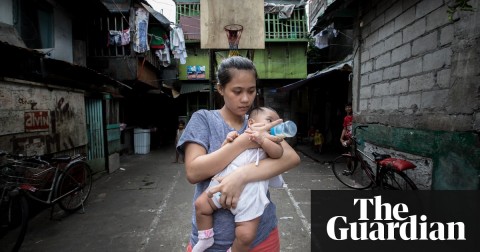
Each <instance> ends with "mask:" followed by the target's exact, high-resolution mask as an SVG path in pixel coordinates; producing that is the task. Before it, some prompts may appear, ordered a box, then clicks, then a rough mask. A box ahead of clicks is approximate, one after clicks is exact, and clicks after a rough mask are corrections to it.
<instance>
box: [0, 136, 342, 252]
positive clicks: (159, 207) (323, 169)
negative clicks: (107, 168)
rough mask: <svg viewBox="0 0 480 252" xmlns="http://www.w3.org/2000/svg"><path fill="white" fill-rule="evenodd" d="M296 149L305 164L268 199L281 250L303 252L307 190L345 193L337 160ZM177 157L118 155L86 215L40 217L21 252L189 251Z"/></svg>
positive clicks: (186, 199) (187, 203) (186, 201)
mask: <svg viewBox="0 0 480 252" xmlns="http://www.w3.org/2000/svg"><path fill="white" fill-rule="evenodd" d="M296 149H297V151H299V155H300V156H301V159H302V162H301V164H300V165H299V166H298V167H297V168H295V169H293V170H290V171H289V172H287V173H285V174H284V175H283V177H284V180H285V182H286V185H285V187H284V188H281V189H272V190H271V196H272V201H273V202H275V203H276V204H277V217H278V219H279V231H280V236H281V237H280V241H281V251H297V252H298V251H302V252H303V251H310V233H311V230H310V229H311V228H310V220H311V218H310V191H311V190H343V189H347V188H346V187H344V186H343V185H342V184H340V182H338V181H337V180H336V178H335V177H334V175H333V173H332V172H331V170H330V167H329V164H328V161H331V160H333V158H334V157H335V156H336V155H337V154H335V153H333V154H316V153H313V152H311V150H310V149H309V148H308V147H307V146H303V145H298V146H297V147H296ZM174 155H175V153H174V148H173V146H170V147H164V148H161V149H156V150H152V151H151V152H150V153H148V154H146V155H125V156H121V169H118V170H117V171H115V172H113V173H111V174H104V175H103V176H100V177H99V178H98V179H97V180H96V181H95V182H94V186H93V189H92V192H91V195H90V197H89V199H88V204H87V205H86V207H85V213H75V214H71V215H66V216H65V215H64V214H63V212H62V211H61V210H60V209H59V208H58V207H55V208H54V211H53V219H50V211H48V210H45V211H42V212H41V213H40V214H38V215H36V216H35V217H34V218H33V219H32V220H31V221H30V223H29V229H28V231H27V236H26V238H25V242H24V244H23V246H22V249H21V251H25V252H27V251H32V252H33V251H34V252H42V251H45V252H47V251H48V252H57V251H58V252H60V251H62V252H64V251H69V252H83V251H85V252H86V251H88V252H107V251H115V252H117V251H121V252H123V251H132V252H143V251H145V252H150V251H152V252H153V251H155V252H158V251H168V252H170V251H175V252H177V251H178V252H180V251H185V248H186V246H187V242H188V236H189V232H190V227H191V225H190V216H191V198H192V194H193V188H194V186H193V185H191V184H189V183H188V182H187V181H186V179H185V174H184V173H185V171H184V167H183V165H182V164H174V163H172V160H173V159H174ZM1 242H8V241H7V240H6V239H3V241H1ZM0 250H1V247H0Z"/></svg>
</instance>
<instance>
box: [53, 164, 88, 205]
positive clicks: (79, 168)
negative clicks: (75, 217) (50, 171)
mask: <svg viewBox="0 0 480 252" xmlns="http://www.w3.org/2000/svg"><path fill="white" fill-rule="evenodd" d="M91 189H92V172H91V170H90V167H89V166H88V164H87V163H85V162H84V161H76V162H73V163H71V164H69V165H68V166H67V167H66V168H65V171H64V172H63V173H62V175H61V176H60V178H59V180H58V183H57V185H56V197H62V198H61V199H60V201H59V202H58V204H59V206H60V208H62V209H63V210H65V211H67V212H74V211H77V210H78V209H80V208H81V207H83V204H84V202H85V201H86V200H87V198H88V195H90V191H91Z"/></svg>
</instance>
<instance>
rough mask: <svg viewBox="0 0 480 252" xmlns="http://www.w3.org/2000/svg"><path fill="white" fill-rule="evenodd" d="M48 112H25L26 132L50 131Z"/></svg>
mask: <svg viewBox="0 0 480 252" xmlns="http://www.w3.org/2000/svg"><path fill="white" fill-rule="evenodd" d="M49 113H50V112H49V111H48V110H43V111H25V114H24V118H25V132H35V131H48V129H49V127H50V120H49V116H48V114H49Z"/></svg>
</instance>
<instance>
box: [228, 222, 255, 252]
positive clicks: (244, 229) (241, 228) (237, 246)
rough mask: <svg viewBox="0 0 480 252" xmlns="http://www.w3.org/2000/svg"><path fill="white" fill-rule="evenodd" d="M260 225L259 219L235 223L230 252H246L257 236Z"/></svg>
mask: <svg viewBox="0 0 480 252" xmlns="http://www.w3.org/2000/svg"><path fill="white" fill-rule="evenodd" d="M259 223H260V217H257V218H255V219H253V220H250V221H244V222H237V223H236V227H235V240H234V241H233V245H232V251H235V252H241V251H248V250H249V249H250V245H252V243H253V241H254V240H255V237H256V236H257V227H258V224H259Z"/></svg>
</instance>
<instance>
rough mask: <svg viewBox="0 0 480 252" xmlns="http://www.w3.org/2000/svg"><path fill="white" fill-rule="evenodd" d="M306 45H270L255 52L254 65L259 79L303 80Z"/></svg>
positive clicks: (305, 66)
mask: <svg viewBox="0 0 480 252" xmlns="http://www.w3.org/2000/svg"><path fill="white" fill-rule="evenodd" d="M306 50H307V44H306V43H289V44H284V43H275V44H274V43H271V44H268V45H266V49H264V50H255V54H254V59H253V61H254V63H255V66H256V67H257V72H258V76H259V78H260V79H304V78H306V77H307V55H306Z"/></svg>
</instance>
